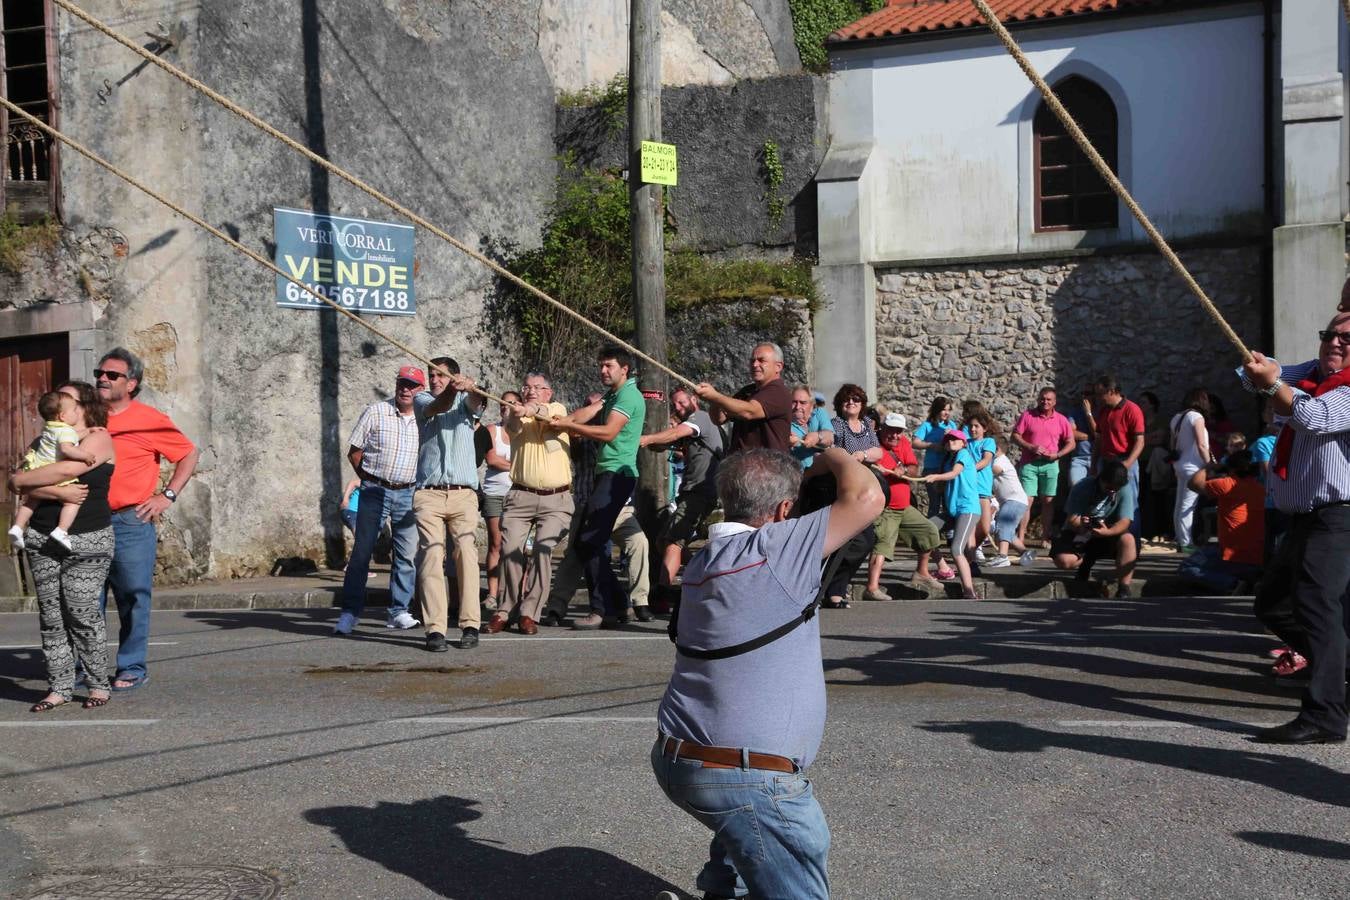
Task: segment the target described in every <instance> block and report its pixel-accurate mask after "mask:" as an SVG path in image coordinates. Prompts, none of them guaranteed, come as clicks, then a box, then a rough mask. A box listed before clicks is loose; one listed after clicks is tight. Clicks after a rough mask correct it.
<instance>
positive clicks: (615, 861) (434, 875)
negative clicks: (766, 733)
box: [305, 796, 675, 900]
mask: <svg viewBox="0 0 1350 900" xmlns="http://www.w3.org/2000/svg"><path fill="white" fill-rule="evenodd" d="M477 806H478V801H476V800H469V799H466V798H463V797H450V796H442V797H435V798H432V799H429V800H416V801H414V802H412V803H389V802H380V803H377V804H375V806H374V807H373V808H371V807H365V806H328V807H322V808H318V809H311V810H307V811H306V812H305V820H306V821H307V822H309V823H311V824H314V825H322V826H324V827H326V828H331V829H332V830H333V834H334V835H336V836H337V837H338V838H339V839H341V840H342V842H343V843H344V844H346V846H347V849H348V850H350V851H351V852H352V853H355V854H357V855H358V856H363V857H365V858H366V859H369V860H371V861H373V862H376V863H379V864H380V865H381V866H383V867H384V868H386V869H388V870H389V871H391V872H397V873H398V874H400V875H406V876H407V877H409V878H412V879H415V880H416V881H418V882H420V883H421V884H422V885H423V886H424V887H426V888H427V889H428V890H430V891H433V892H435V893H436V894H438V895H439V896H442V897H453V898H457V900H536V898H539V897H559V898H565V897H585V898H593V897H654V896H656V894H657V893H658V892H659V891H663V890H675V887H674V886H673V885H671V884H668V883H666V882H665V881H663V880H662V879H660V878H658V877H656V876H655V875H652V874H651V873H649V872H646V871H644V870H643V869H640V868H638V867H637V866H635V865H633V864H632V863H629V862H626V861H625V860H622V859H619V858H618V857H617V856H614V855H613V854H610V853H606V852H604V851H603V850H596V849H594V848H591V847H553V848H551V849H549V850H545V851H543V852H542V853H533V854H530V853H517V852H516V851H514V850H507V849H505V848H503V847H498V846H494V845H493V844H492V843H491V842H489V841H485V840H475V839H474V838H473V837H471V836H470V835H469V833H468V832H467V831H466V830H465V829H464V828H463V827H462V826H463V825H464V823H466V822H473V821H475V820H477V819H480V818H482V815H483V814H482V813H481V812H479V811H478V810H477V809H476V808H475V807H477Z"/></svg>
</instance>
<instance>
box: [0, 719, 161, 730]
mask: <svg viewBox="0 0 1350 900" xmlns="http://www.w3.org/2000/svg"><path fill="white" fill-rule="evenodd" d="M158 722H159V719H87V720H85V721H83V722H62V721H59V720H57V721H51V722H38V721H34V722H0V728H104V727H107V726H117V725H155V724H157V723H158Z"/></svg>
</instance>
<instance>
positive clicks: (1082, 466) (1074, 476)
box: [1069, 456, 1092, 488]
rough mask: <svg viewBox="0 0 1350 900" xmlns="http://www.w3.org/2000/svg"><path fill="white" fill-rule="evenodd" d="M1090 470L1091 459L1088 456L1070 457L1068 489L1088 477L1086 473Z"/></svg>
mask: <svg viewBox="0 0 1350 900" xmlns="http://www.w3.org/2000/svg"><path fill="white" fill-rule="evenodd" d="M1091 469H1092V457H1090V456H1082V457H1079V456H1072V457H1070V458H1069V487H1070V488H1072V487H1073V486H1074V485H1075V484H1077V483H1078V482H1080V481H1082V480H1083V479H1084V478H1086V477H1088V472H1089V471H1091Z"/></svg>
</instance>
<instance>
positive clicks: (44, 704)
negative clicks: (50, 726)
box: [28, 700, 70, 713]
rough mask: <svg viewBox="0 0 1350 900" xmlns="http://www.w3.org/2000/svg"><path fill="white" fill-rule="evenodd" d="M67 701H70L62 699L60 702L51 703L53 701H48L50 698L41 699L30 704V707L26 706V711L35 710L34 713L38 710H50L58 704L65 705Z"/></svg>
mask: <svg viewBox="0 0 1350 900" xmlns="http://www.w3.org/2000/svg"><path fill="white" fill-rule="evenodd" d="M69 702H70V701H69V700H62V701H61V702H60V703H53V702H52V701H50V700H41V701H39V702H37V703H34V704H33V705H32V706H30V707H29V708H28V711H29V712H35V713H39V712H50V711H52V710H53V709H56V708H57V707H58V706H65V705H66V704H67V703H69Z"/></svg>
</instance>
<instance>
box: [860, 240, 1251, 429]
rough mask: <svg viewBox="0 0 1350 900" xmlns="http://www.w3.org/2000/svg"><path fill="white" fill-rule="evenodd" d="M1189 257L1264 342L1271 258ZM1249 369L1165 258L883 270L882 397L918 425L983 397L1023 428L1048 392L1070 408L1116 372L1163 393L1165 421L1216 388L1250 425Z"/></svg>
mask: <svg viewBox="0 0 1350 900" xmlns="http://www.w3.org/2000/svg"><path fill="white" fill-rule="evenodd" d="M1180 255H1181V257H1182V259H1183V261H1184V262H1185V263H1186V265H1187V267H1188V268H1189V269H1190V270H1191V273H1192V274H1193V275H1195V277H1196V279H1197V280H1198V281H1199V282H1200V284H1201V285H1202V286H1203V287H1204V288H1205V290H1206V292H1207V293H1208V294H1209V296H1210V297H1211V299H1213V300H1214V302H1215V304H1216V305H1217V306H1218V307H1219V309H1220V311H1221V312H1222V313H1223V315H1224V317H1225V318H1226V319H1227V320H1228V321H1229V323H1230V324H1232V326H1233V328H1234V329H1235V330H1236V331H1237V333H1238V335H1239V336H1240V337H1241V338H1242V339H1243V341H1244V342H1246V343H1247V344H1248V346H1253V347H1258V346H1260V343H1261V334H1262V313H1261V308H1262V294H1261V251H1260V249H1259V248H1257V247H1239V248H1231V249H1204V250H1192V251H1190V252H1185V253H1182V254H1180ZM1240 362H1241V360H1240V359H1239V357H1238V356H1237V353H1236V351H1235V350H1234V349H1233V347H1232V346H1231V345H1230V344H1229V343H1228V342H1227V341H1226V340H1225V339H1224V337H1223V336H1222V334H1221V333H1220V332H1219V331H1218V329H1217V327H1216V326H1215V325H1214V324H1213V323H1212V322H1211V320H1210V319H1209V317H1208V316H1207V315H1206V314H1205V312H1204V310H1203V308H1202V307H1201V306H1200V303H1199V301H1198V300H1197V299H1196V298H1195V297H1194V296H1193V295H1192V294H1191V293H1190V292H1189V291H1188V290H1187V288H1186V287H1185V285H1184V284H1183V283H1182V282H1181V281H1180V279H1178V278H1177V276H1176V275H1175V274H1174V273H1173V272H1172V270H1171V269H1170V267H1169V266H1168V265H1167V263H1166V262H1164V261H1163V260H1162V259H1161V258H1160V257H1159V256H1157V255H1156V254H1155V253H1151V252H1140V253H1129V254H1120V255H1100V256H1086V257H1075V258H1068V259H1056V260H1049V261H1036V262H1000V263H997V264H985V265H980V264H977V263H971V264H968V265H955V266H935V267H925V268H905V269H894V268H893V269H878V270H877V369H878V375H877V381H878V391H879V394H880V399H881V400H883V401H885V402H886V403H888V404H889V405H891V406H892V408H896V407H898V408H899V409H901V410H903V411H905V412H906V413H912V414H913V415H916V416H919V417H922V416H923V415H924V414H925V413H926V411H927V407H928V403H929V401H930V400H931V399H932V398H933V397H934V396H937V395H945V396H947V397H951V398H955V399H956V400H957V401H960V400H962V399H965V398H967V397H977V398H980V399H982V400H983V401H984V402H985V403H986V405H988V406H989V408H990V409H991V411H992V412H993V413H994V416H995V417H996V418H997V419H999V420H1001V421H1002V422H1004V423H1005V424H1010V423H1011V422H1012V421H1013V420H1014V419H1015V417H1016V415H1017V414H1018V413H1019V412H1020V410H1021V409H1023V408H1024V407H1026V406H1027V405H1029V404H1030V402H1031V401H1032V400H1033V399H1034V396H1035V393H1036V391H1037V390H1038V389H1039V388H1040V387H1042V386H1043V385H1046V384H1053V385H1057V386H1058V387H1059V388H1060V392H1061V398H1062V399H1061V406H1063V404H1064V403H1065V402H1066V401H1065V399H1064V398H1063V395H1064V394H1065V393H1066V392H1073V393H1074V394H1076V393H1077V391H1078V389H1079V388H1080V387H1081V386H1082V385H1084V384H1085V383H1087V381H1088V380H1089V379H1090V378H1091V377H1092V376H1094V375H1096V374H1098V373H1102V372H1107V371H1111V372H1115V373H1116V374H1117V376H1118V377H1119V378H1120V380H1121V382H1122V385H1123V387H1124V390H1125V392H1126V394H1127V395H1128V396H1130V397H1132V398H1134V397H1137V396H1138V394H1139V392H1140V391H1145V390H1149V391H1153V392H1154V393H1156V394H1157V395H1158V397H1159V398H1160V400H1161V402H1162V409H1163V411H1164V412H1165V413H1170V411H1173V410H1175V409H1177V408H1178V407H1179V405H1180V402H1181V398H1182V396H1183V394H1184V393H1185V392H1186V390H1187V389H1189V388H1190V387H1193V386H1203V387H1206V388H1209V389H1211V390H1213V391H1214V392H1216V393H1217V394H1218V395H1219V396H1220V397H1221V398H1222V399H1223V401H1224V402H1225V404H1226V405H1227V406H1228V410H1229V415H1230V416H1231V418H1232V419H1233V421H1234V422H1235V423H1236V424H1237V425H1238V427H1239V428H1241V429H1244V430H1247V429H1250V428H1252V427H1254V426H1255V424H1256V421H1257V418H1256V415H1257V407H1256V404H1255V403H1254V401H1252V400H1251V399H1250V398H1249V397H1248V395H1246V394H1244V393H1243V392H1242V391H1241V390H1240V389H1237V388H1235V381H1234V378H1233V368H1234V367H1235V366H1237V365H1238V364H1239V363H1240Z"/></svg>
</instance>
